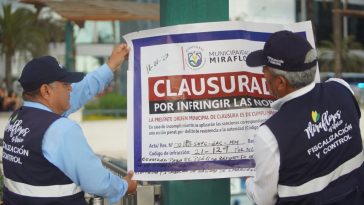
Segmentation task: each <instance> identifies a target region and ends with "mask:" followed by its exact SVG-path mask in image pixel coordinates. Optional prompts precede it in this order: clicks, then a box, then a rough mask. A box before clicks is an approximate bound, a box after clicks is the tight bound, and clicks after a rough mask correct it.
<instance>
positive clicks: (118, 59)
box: [107, 43, 130, 72]
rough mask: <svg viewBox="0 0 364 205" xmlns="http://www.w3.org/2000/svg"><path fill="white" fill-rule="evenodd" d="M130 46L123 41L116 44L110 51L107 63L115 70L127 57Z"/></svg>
mask: <svg viewBox="0 0 364 205" xmlns="http://www.w3.org/2000/svg"><path fill="white" fill-rule="evenodd" d="M129 50H130V48H129V47H128V45H126V44H125V43H122V44H119V45H117V46H116V47H115V48H114V49H113V50H112V53H111V56H110V57H109V60H108V61H107V65H108V66H109V67H110V68H111V70H112V71H113V72H115V71H116V70H117V69H118V68H119V67H120V65H121V64H122V63H123V62H124V60H125V58H127V57H128V54H129Z"/></svg>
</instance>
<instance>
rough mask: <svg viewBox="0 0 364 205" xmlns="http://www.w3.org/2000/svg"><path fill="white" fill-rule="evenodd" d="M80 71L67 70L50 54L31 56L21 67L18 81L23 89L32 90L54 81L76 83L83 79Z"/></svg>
mask: <svg viewBox="0 0 364 205" xmlns="http://www.w3.org/2000/svg"><path fill="white" fill-rule="evenodd" d="M84 76H85V75H84V73H82V72H69V71H67V70H66V69H65V68H64V67H63V66H61V65H60V64H59V63H58V61H57V60H56V59H55V58H54V57H52V56H42V57H39V58H33V59H32V60H31V61H29V62H28V63H27V64H26V65H25V66H24V68H23V71H22V73H21V75H20V78H19V80H18V81H19V82H20V84H21V86H22V87H23V90H24V91H33V90H36V89H38V88H40V86H42V85H43V84H49V83H52V82H54V81H60V82H66V83H76V82H79V81H81V80H82V79H83V77H84Z"/></svg>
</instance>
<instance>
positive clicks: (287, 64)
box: [246, 30, 317, 72]
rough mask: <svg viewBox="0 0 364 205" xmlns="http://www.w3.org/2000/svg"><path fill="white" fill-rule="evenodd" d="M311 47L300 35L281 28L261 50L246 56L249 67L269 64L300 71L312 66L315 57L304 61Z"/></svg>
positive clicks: (315, 61)
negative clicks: (306, 61) (309, 60)
mask: <svg viewBox="0 0 364 205" xmlns="http://www.w3.org/2000/svg"><path fill="white" fill-rule="evenodd" d="M312 49H313V48H312V46H311V44H310V43H309V42H308V41H307V40H306V39H305V38H303V37H301V36H300V35H298V34H296V33H293V32H291V31H287V30H283V31H278V32H275V33H273V34H272V35H271V36H270V38H269V39H268V40H267V42H266V43H265V44H264V48H263V50H257V51H253V52H251V53H250V54H249V55H248V56H247V58H246V64H247V65H248V66H249V67H257V66H264V65H265V66H269V67H272V68H275V69H279V70H283V71H288V72H300V71H305V70H308V69H310V68H312V67H314V66H315V65H316V63H317V59H315V60H314V61H312V62H308V63H305V58H306V55H307V53H308V52H309V51H311V50H312Z"/></svg>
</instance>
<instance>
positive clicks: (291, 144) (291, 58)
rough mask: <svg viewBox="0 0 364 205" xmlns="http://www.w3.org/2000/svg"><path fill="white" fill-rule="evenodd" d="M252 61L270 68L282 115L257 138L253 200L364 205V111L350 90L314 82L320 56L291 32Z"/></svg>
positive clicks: (264, 204) (265, 204) (335, 82)
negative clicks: (363, 125) (363, 129)
mask: <svg viewBox="0 0 364 205" xmlns="http://www.w3.org/2000/svg"><path fill="white" fill-rule="evenodd" d="M246 63H247V65H248V66H250V67H256V66H262V67H263V73H264V77H265V78H266V80H267V85H268V88H269V92H270V94H271V95H273V96H274V97H276V98H277V100H276V101H274V102H273V103H272V104H271V107H272V108H274V109H276V110H277V112H276V113H275V114H274V115H273V116H272V117H271V118H269V119H268V120H267V121H266V122H265V123H263V124H262V125H261V126H260V127H259V128H258V130H257V132H256V135H255V141H254V143H255V148H254V159H255V162H256V175H255V176H254V177H250V178H248V179H247V181H246V190H247V194H248V196H249V198H251V199H252V200H253V201H254V202H255V203H256V204H258V205H273V204H282V205H285V204H295V205H300V204H309V205H316V204H317V205H319V204H322V205H324V204H325V205H329V204H332V205H334V204H335V205H341V204H350V205H359V204H364V192H363V187H362V178H363V176H364V173H363V168H362V167H363V161H364V155H363V147H362V139H361V135H360V128H359V119H360V109H359V106H358V103H357V101H356V100H355V98H354V96H353V91H352V90H351V88H350V86H349V85H348V84H347V83H346V82H345V81H343V80H341V79H329V80H328V81H326V82H324V83H315V82H314V78H315V73H316V70H317V68H316V64H317V56H316V52H315V50H314V49H313V48H312V46H311V45H310V43H309V42H308V41H307V40H306V39H305V38H303V37H301V36H300V35H299V34H296V33H293V32H290V31H279V32H276V33H273V34H272V35H271V37H270V38H269V39H268V41H267V42H266V43H265V45H264V48H263V49H262V50H258V51H254V52H252V53H250V54H249V55H248V56H247V60H246Z"/></svg>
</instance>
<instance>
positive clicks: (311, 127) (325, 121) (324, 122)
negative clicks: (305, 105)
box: [305, 110, 343, 139]
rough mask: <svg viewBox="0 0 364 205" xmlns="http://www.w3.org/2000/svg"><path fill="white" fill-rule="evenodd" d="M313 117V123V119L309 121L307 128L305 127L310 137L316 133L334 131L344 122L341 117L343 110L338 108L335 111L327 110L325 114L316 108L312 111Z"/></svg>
mask: <svg viewBox="0 0 364 205" xmlns="http://www.w3.org/2000/svg"><path fill="white" fill-rule="evenodd" d="M311 117H312V121H313V123H312V122H311V121H310V122H308V124H307V128H306V129H305V132H306V134H307V138H308V139H311V138H312V137H314V136H315V134H316V133H320V132H323V131H324V132H333V131H334V130H335V129H336V128H337V127H338V126H340V125H341V124H342V123H343V120H342V119H341V110H337V111H336V112H335V113H329V111H325V112H324V113H323V114H320V113H319V112H317V111H316V110H314V111H312V112H311Z"/></svg>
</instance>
